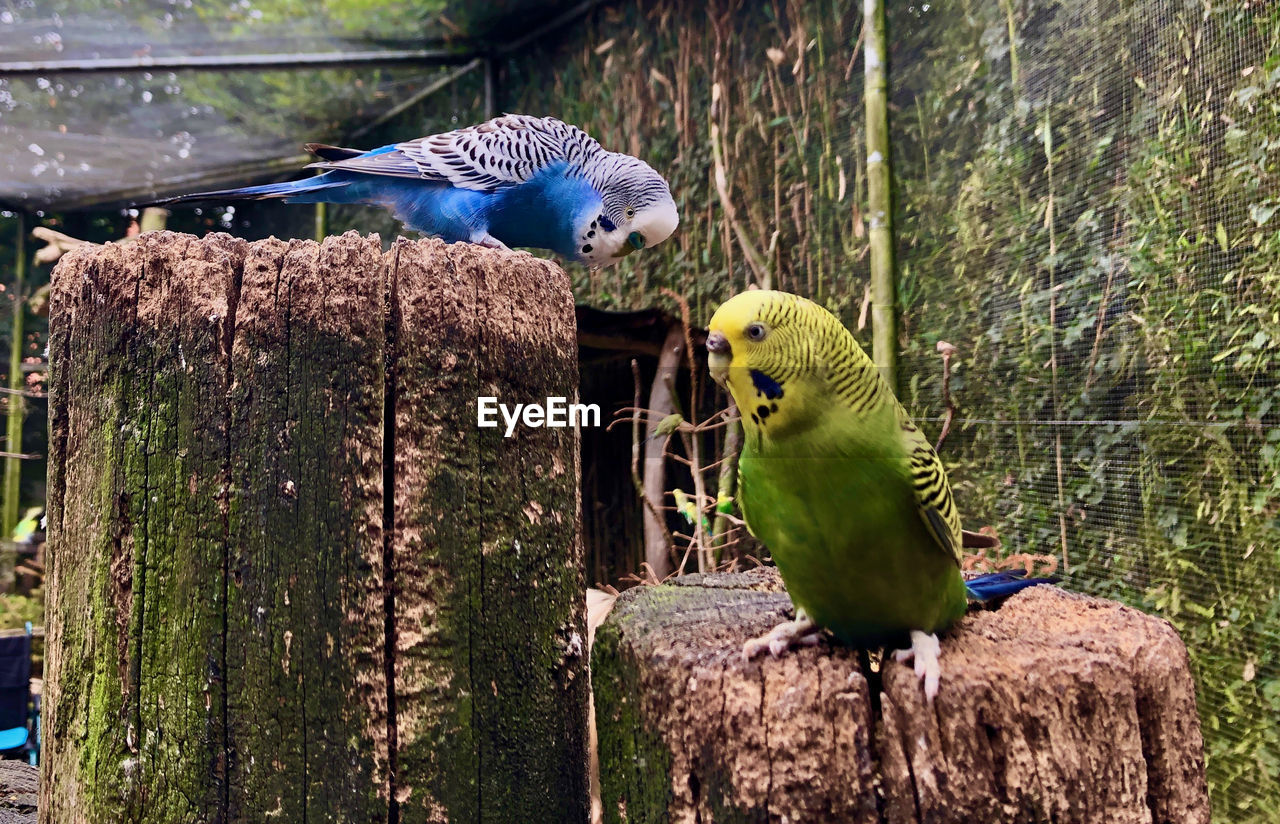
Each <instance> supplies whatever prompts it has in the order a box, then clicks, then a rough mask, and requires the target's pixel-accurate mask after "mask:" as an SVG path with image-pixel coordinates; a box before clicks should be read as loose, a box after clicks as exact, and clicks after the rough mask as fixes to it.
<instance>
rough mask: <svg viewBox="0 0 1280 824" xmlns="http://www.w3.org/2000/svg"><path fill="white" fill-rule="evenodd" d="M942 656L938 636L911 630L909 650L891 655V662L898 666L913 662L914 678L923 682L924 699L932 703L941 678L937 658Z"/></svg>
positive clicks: (940, 669) (897, 651) (902, 650)
mask: <svg viewBox="0 0 1280 824" xmlns="http://www.w3.org/2000/svg"><path fill="white" fill-rule="evenodd" d="M941 654H942V645H941V644H939V643H938V636H936V635H934V634H932V633H925V632H920V631H919V630H915V629H913V630H911V649H900V650H896V651H894V653H893V660H895V661H897V662H898V663H900V664H905V663H906V662H907V661H913V662H914V664H915V671H916V677H917V678H920V679H921V680H923V681H924V697H925V698H927V699H928V700H929V703H930V704H932V703H933V699H934V697H935V696H937V694H938V682H939V680H941V678H942V667H941V666H940V665H939V663H938V656H939V655H941Z"/></svg>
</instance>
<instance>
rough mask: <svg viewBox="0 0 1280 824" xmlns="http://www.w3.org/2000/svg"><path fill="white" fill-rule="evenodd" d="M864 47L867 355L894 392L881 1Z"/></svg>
mask: <svg viewBox="0 0 1280 824" xmlns="http://www.w3.org/2000/svg"><path fill="white" fill-rule="evenodd" d="M863 29H864V31H865V34H866V45H865V47H864V49H863V55H864V59H865V66H866V75H865V87H864V88H865V98H866V100H865V103H866V119H867V207H868V212H869V213H870V214H869V218H870V220H869V222H870V231H869V232H868V241H869V242H870V246H871V352H872V359H873V360H874V361H875V364H876V367H877V368H878V369H879V370H880V375H881V376H882V377H883V378H884V379H885V380H886V381H887V382H888V383H889V386H890V387H893V388H894V389H895V391H896V389H897V382H896V375H897V365H898V364H897V360H898V353H897V337H898V332H897V316H896V313H895V306H896V303H897V294H896V292H897V289H896V284H895V281H894V263H893V205H892V185H893V169H892V166H891V164H890V159H889V106H888V85H889V84H888V72H887V70H886V67H885V60H886V52H887V46H886V37H885V22H884V0H866V4H865V6H864V7H863Z"/></svg>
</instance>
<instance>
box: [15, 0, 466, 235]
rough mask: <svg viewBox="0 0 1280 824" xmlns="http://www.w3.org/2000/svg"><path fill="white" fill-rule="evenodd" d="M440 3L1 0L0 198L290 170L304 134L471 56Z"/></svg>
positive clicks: (336, 129) (96, 198) (322, 132)
mask: <svg viewBox="0 0 1280 824" xmlns="http://www.w3.org/2000/svg"><path fill="white" fill-rule="evenodd" d="M441 5H442V4H441V3H439V2H424V3H417V4H413V3H406V4H375V5H370V4H368V3H367V2H360V0H326V1H324V2H316V3H310V4H306V5H304V4H302V3H294V2H292V0H276V1H274V2H271V3H270V4H269V9H268V8H264V9H259V8H257V7H255V6H254V5H253V3H252V0H238V2H235V3H232V4H231V5H230V6H225V7H219V8H217V9H213V8H209V7H207V6H208V4H197V3H193V2H192V0H176V2H155V0H148V1H147V2H141V3H137V2H131V3H122V4H116V3H102V2H93V0H76V1H75V2H51V3H40V2H36V3H32V4H26V5H10V6H9V7H8V8H5V7H4V6H0V204H3V205H4V206H6V207H9V208H25V209H29V210H69V209H76V208H85V207H89V206H109V205H119V204H124V203H129V202H137V201H146V200H150V199H154V198H156V197H161V196H165V195H168V194H175V193H179V192H189V191H193V190H198V189H201V188H212V187H217V186H221V185H231V184H239V183H243V182H246V181H248V180H251V179H253V178H261V177H264V176H268V175H272V174H278V173H280V172H282V171H284V170H292V169H296V168H298V167H299V166H301V165H302V162H303V156H302V149H301V144H302V143H304V142H309V141H320V142H337V141H341V139H342V137H343V136H344V134H346V133H348V132H349V131H350V128H349V126H348V125H347V124H351V123H367V122H369V121H372V120H376V119H377V118H378V117H380V116H381V115H383V114H385V113H386V112H388V111H389V110H391V109H392V107H394V106H396V105H397V104H399V103H401V102H403V101H404V100H406V99H409V98H411V97H413V96H414V95H415V94H419V93H421V92H422V91H423V90H425V89H426V88H427V87H429V86H431V85H432V84H433V83H434V82H435V81H437V80H438V79H440V78H441V77H442V76H444V75H445V74H447V73H448V72H449V71H450V68H449V66H452V65H456V64H458V63H463V62H466V61H467V60H468V59H469V57H468V56H467V55H466V54H465V53H464V52H465V49H466V47H465V45H464V44H462V43H459V42H453V43H450V42H448V41H447V40H446V39H445V35H447V34H448V33H449V30H448V29H447V28H446V27H444V26H443V25H442V24H441V23H440V22H439V16H438V12H439V8H440V6H441ZM273 62H276V63H278V65H271V64H272V63H273ZM262 63H265V64H267V65H265V66H263V65H259V64H262ZM410 136H416V135H410ZM410 136H406V137H410Z"/></svg>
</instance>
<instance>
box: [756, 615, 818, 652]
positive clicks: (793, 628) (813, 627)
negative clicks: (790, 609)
mask: <svg viewBox="0 0 1280 824" xmlns="http://www.w3.org/2000/svg"><path fill="white" fill-rule="evenodd" d="M821 629H822V628H821V627H819V626H818V625H817V624H815V623H814V622H813V619H811V618H810V617H809V616H808V615H805V612H804V610H802V609H797V610H796V620H794V621H783V622H782V623H781V624H778V625H777V626H776V627H774V628H773V629H771V630H769V631H768V632H766V633H765V634H764V635H761V636H760V637H759V638H752V639H751V640H749V641H747V643H745V644H743V645H742V660H743V661H750V660H751V659H752V658H755V657H756V656H757V655H759V654H760V653H762V652H764V651H765V650H769V654H770V655H772V656H773V657H774V658H777V657H778V656H779V655H782V653H784V652H786V651H787V650H788V649H790V648H791V647H793V646H795V645H796V644H803V645H804V646H809V647H811V646H813V645H814V644H817V643H818V642H819V641H820V640H821Z"/></svg>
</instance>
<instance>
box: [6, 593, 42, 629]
mask: <svg viewBox="0 0 1280 824" xmlns="http://www.w3.org/2000/svg"><path fill="white" fill-rule="evenodd" d="M28 621H30V622H31V624H32V626H37V627H42V626H44V590H43V589H35V590H32V591H31V594H29V595H16V594H14V593H12V592H11V593H8V594H6V595H0V629H22V628H23V627H24V626H26V624H27V622H28Z"/></svg>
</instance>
